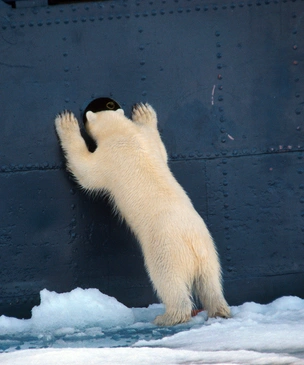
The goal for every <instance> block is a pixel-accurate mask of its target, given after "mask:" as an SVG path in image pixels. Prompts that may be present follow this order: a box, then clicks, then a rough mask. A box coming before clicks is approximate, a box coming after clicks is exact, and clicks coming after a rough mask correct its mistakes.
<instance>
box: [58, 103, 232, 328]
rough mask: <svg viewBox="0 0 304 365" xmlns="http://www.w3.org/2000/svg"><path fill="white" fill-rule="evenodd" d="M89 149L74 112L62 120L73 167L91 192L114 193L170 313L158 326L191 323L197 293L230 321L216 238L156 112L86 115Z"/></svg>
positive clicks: (145, 108) (141, 110)
mask: <svg viewBox="0 0 304 365" xmlns="http://www.w3.org/2000/svg"><path fill="white" fill-rule="evenodd" d="M86 117H87V123H86V129H87V132H88V133H89V134H90V135H91V136H92V138H94V140H95V141H96V143H97V149H96V150H95V151H94V153H91V152H89V151H88V149H87V146H86V144H85V142H84V140H83V138H82V137H81V135H80V130H79V126H78V122H77V120H76V118H75V117H74V115H73V114H72V113H68V112H65V113H63V114H61V115H59V116H58V117H57V118H56V121H55V124H56V129H57V133H58V136H59V138H60V141H61V145H62V148H63V150H64V153H65V156H66V159H67V167H68V169H69V170H70V171H71V172H72V174H73V175H74V176H75V178H76V180H77V181H78V183H79V184H80V185H81V186H82V187H83V188H84V189H86V190H89V191H106V192H108V193H109V194H110V195H111V196H112V198H113V201H114V203H115V205H116V208H117V209H118V211H119V212H120V214H121V215H122V217H123V218H124V219H125V220H126V222H127V223H128V224H129V226H130V227H131V229H132V230H133V232H134V234H135V235H136V237H137V238H138V241H139V242H140V245H141V248H142V251H143V255H144V259H145V264H146V268H147V271H148V273H149V275H150V278H151V281H152V283H153V285H154V288H155V289H156V292H157V294H158V296H159V298H160V299H161V300H162V301H163V303H164V304H165V306H166V312H165V314H164V315H162V316H158V317H156V319H155V324H157V325H175V324H177V323H181V322H186V321H188V320H189V319H190V317H191V310H192V307H193V303H192V300H191V298H192V296H191V295H192V292H194V294H196V295H197V296H198V298H199V299H200V301H201V302H202V304H203V306H204V308H205V309H206V310H207V311H208V315H209V316H211V317H214V316H221V317H229V316H230V311H229V307H228V305H227V303H226V301H225V299H224V297H223V291H222V284H221V269H220V264H219V260H218V256H217V252H216V249H215V246H214V243H213V240H212V238H211V236H210V233H209V231H208V229H207V227H206V225H205V223H204V221H203V220H202V218H201V217H200V216H199V214H198V213H197V212H196V211H195V209H194V208H193V205H192V203H191V201H190V199H189V198H188V196H187V195H186V193H185V191H184V190H183V188H182V187H181V186H180V185H179V184H178V182H177V181H176V180H175V178H174V177H173V175H172V173H171V171H170V169H169V167H168V165H167V153H166V150H165V147H164V145H163V143H162V141H161V139H160V135H159V133H158V130H157V117H156V113H155V111H154V109H153V108H152V107H151V106H150V105H148V104H146V105H143V104H139V105H137V106H136V107H135V108H134V109H133V114H132V120H130V119H128V118H126V117H125V116H124V115H123V113H121V111H120V110H118V111H102V112H98V113H92V112H87V114H86Z"/></svg>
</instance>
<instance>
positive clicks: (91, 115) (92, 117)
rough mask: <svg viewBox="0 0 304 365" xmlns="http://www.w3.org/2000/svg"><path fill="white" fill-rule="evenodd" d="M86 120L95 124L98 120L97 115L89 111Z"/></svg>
mask: <svg viewBox="0 0 304 365" xmlns="http://www.w3.org/2000/svg"><path fill="white" fill-rule="evenodd" d="M86 118H87V121H88V122H94V121H95V120H96V114H95V113H93V112H91V111H90V110H89V111H88V112H86Z"/></svg>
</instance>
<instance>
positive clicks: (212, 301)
mask: <svg viewBox="0 0 304 365" xmlns="http://www.w3.org/2000/svg"><path fill="white" fill-rule="evenodd" d="M195 288H196V293H197V295H198V297H199V299H200V301H201V303H202V305H203V307H204V309H205V310H207V312H208V317H222V318H229V317H230V316H231V315H230V309H229V306H228V304H227V302H226V300H225V298H224V295H223V289H222V284H221V278H220V275H218V274H216V273H215V272H214V271H211V272H210V273H209V275H206V272H205V273H204V274H203V275H202V274H201V275H200V276H199V277H198V279H197V281H196V283H195Z"/></svg>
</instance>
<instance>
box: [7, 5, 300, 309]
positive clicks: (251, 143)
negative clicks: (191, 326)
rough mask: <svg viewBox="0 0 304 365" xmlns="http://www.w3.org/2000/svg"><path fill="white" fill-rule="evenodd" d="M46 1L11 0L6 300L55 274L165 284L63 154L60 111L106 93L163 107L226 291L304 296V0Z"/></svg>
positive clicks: (24, 305)
mask: <svg viewBox="0 0 304 365" xmlns="http://www.w3.org/2000/svg"><path fill="white" fill-rule="evenodd" d="M43 4H44V3H43V1H41V6H39V2H38V1H22V0H19V1H18V0H17V1H16V2H14V3H12V4H6V3H4V2H0V83H1V87H0V111H1V112H0V126H1V130H0V314H7V315H18V316H28V315H29V313H30V309H31V307H32V306H33V305H35V304H37V303H38V301H39V290H41V289H43V288H47V289H49V290H55V291H58V292H62V291H69V290H71V289H73V288H75V287H77V286H80V287H83V288H88V287H96V288H99V289H100V290H101V291H102V292H104V293H106V294H109V295H113V296H115V297H116V298H117V299H118V300H120V301H122V302H123V303H125V304H127V305H128V306H143V305H146V304H148V303H151V302H154V301H155V300H156V298H155V296H154V294H153V291H152V288H151V286H150V283H149V280H148V278H147V275H146V273H145V270H144V266H143V260H142V257H141V253H140V250H139V247H138V245H137V243H136V242H135V240H134V238H133V237H132V235H131V234H130V232H129V231H128V229H127V228H126V227H125V226H124V225H123V224H120V223H119V222H118V220H117V218H116V217H114V216H113V215H112V213H111V208H110V206H109V204H108V202H107V201H106V200H104V199H97V198H93V197H90V196H86V195H85V194H84V193H83V192H82V191H80V189H79V188H78V187H77V186H76V185H75V183H74V182H73V180H72V179H71V178H70V177H69V176H68V175H67V173H66V171H65V168H64V161H63V156H62V153H61V151H60V148H59V144H58V140H57V137H56V134H55V131H54V127H53V121H54V117H55V115H56V113H58V112H59V111H61V110H62V109H70V110H72V111H74V112H75V114H76V115H77V116H78V117H79V118H80V117H81V111H82V109H83V108H84V107H85V106H86V104H87V103H88V102H90V101H91V100H93V99H94V98H96V97H98V96H110V97H113V98H114V99H115V100H117V101H118V102H119V103H120V104H121V105H122V106H123V107H124V109H125V111H126V114H129V113H130V111H131V106H132V104H133V103H135V102H138V101H148V102H149V103H151V104H152V105H153V106H154V107H155V109H156V110H157V112H158V115H159V125H160V130H161V133H162V137H163V140H164V142H165V144H166V147H167V150H168V154H169V159H170V167H171V168H172V171H173V172H174V174H175V176H176V177H177V179H178V180H179V181H180V183H181V184H182V185H183V186H184V188H185V189H186V191H187V192H188V194H189V196H190V197H191V198H192V200H193V202H194V205H195V207H196V208H197V210H198V211H199V213H200V214H201V215H202V216H203V217H204V218H205V220H206V222H207V224H208V226H209V228H210V230H211V232H212V234H213V236H214V238H215V241H216V243H217V246H218V250H219V253H220V256H221V261H222V266H223V274H224V280H225V292H226V297H227V300H228V301H229V303H230V304H239V303H242V302H244V301H251V300H254V301H258V302H262V303H265V302H268V301H270V300H272V299H274V298H276V297H279V296H282V295H298V296H301V297H304V238H303V234H304V164H303V162H304V159H303V151H304V135H303V131H304V125H303V116H304V1H303V0H293V1H290V0H245V1H234V2H231V1H229V0H228V1H218V2H216V3H209V2H206V1H200V0H175V1H174V0H151V1H149V0H144V1H136V0H130V1H107V2H102V3H98V2H97V3H94V2H86V3H75V4H65V5H54V6H43ZM32 5H36V6H32Z"/></svg>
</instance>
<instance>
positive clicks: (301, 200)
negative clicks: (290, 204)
mask: <svg viewBox="0 0 304 365" xmlns="http://www.w3.org/2000/svg"><path fill="white" fill-rule="evenodd" d="M300 203H302V204H303V203H304V197H303V196H302V198H301V199H300Z"/></svg>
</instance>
